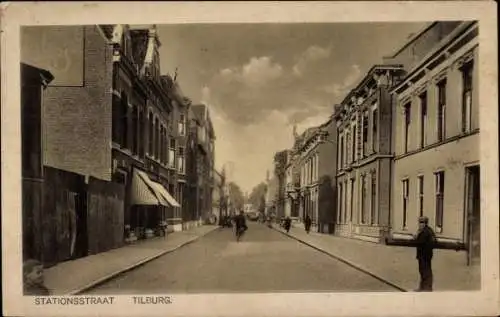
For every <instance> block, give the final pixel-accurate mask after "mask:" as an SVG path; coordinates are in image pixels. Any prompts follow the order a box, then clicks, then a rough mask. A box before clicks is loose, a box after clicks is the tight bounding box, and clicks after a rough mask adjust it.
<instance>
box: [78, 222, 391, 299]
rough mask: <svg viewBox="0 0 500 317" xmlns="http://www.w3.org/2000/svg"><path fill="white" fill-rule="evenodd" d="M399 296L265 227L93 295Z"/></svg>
mask: <svg viewBox="0 0 500 317" xmlns="http://www.w3.org/2000/svg"><path fill="white" fill-rule="evenodd" d="M307 291H377V292H379V291H397V290H396V289H395V288H392V287H391V286H389V285H386V284H384V283H382V282H381V281H379V280H377V279H375V278H373V277H371V276H369V275H367V274H364V273H362V272H360V271H358V270H356V269H354V268H351V267H350V266H348V265H346V264H344V263H342V262H340V261H337V260H335V259H333V258H331V257H329V256H327V255H325V254H322V253H320V252H318V251H316V250H314V249H312V248H310V247H308V246H305V245H303V244H301V243H299V242H297V241H296V240H293V239H290V238H288V237H286V236H284V235H282V234H281V233H279V232H276V231H275V230H272V229H269V228H267V227H265V226H263V225H260V224H254V223H251V224H250V226H249V230H248V232H247V234H246V235H245V236H244V237H243V240H242V241H241V242H239V243H238V242H236V241H235V238H234V236H233V232H232V230H231V229H224V230H219V231H214V232H212V233H210V234H208V235H206V236H205V237H203V238H201V239H200V240H198V241H197V242H195V243H192V244H191V245H189V246H186V247H184V248H181V249H179V250H177V251H175V252H172V253H169V254H167V255H165V256H162V257H160V258H158V259H156V260H154V261H152V262H150V263H148V264H146V265H144V266H142V267H139V268H137V269H135V270H132V271H130V272H128V273H125V274H123V275H121V276H118V277H117V278H115V279H113V280H111V281H109V282H108V283H105V284H102V285H100V286H99V287H97V288H94V289H92V290H90V291H89V292H87V293H88V294H96V295H97V294H137V293H142V294H144V293H184V292H187V293H198V292H205V293H206V292H222V293H223V292H307Z"/></svg>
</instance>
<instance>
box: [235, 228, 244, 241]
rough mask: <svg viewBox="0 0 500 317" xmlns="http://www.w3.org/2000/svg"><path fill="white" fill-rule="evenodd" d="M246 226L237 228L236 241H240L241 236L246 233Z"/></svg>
mask: <svg viewBox="0 0 500 317" xmlns="http://www.w3.org/2000/svg"><path fill="white" fill-rule="evenodd" d="M245 230H246V229H245V228H243V227H241V228H237V229H236V242H240V240H241V237H242V236H243V234H244V233H245Z"/></svg>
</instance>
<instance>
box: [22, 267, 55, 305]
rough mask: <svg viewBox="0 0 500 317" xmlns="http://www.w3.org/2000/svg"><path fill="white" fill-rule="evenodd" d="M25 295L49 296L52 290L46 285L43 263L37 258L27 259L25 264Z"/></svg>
mask: <svg viewBox="0 0 500 317" xmlns="http://www.w3.org/2000/svg"><path fill="white" fill-rule="evenodd" d="M23 288H24V295H39V296H49V295H50V291H49V289H48V288H47V287H45V285H44V276H43V265H42V263H41V262H40V261H37V260H27V261H26V262H24V264H23Z"/></svg>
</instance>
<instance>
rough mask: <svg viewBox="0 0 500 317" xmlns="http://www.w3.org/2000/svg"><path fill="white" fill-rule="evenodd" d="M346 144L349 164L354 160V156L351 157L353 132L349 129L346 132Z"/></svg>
mask: <svg viewBox="0 0 500 317" xmlns="http://www.w3.org/2000/svg"><path fill="white" fill-rule="evenodd" d="M345 146H346V150H345V151H346V156H347V164H350V163H351V162H352V157H351V154H350V153H351V151H350V149H351V134H350V133H349V131H347V132H346V135H345Z"/></svg>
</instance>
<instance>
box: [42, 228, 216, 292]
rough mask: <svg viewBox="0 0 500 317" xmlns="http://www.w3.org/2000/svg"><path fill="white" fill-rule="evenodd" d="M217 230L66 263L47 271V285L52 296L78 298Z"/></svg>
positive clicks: (180, 235) (140, 243) (197, 231)
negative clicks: (116, 277)
mask: <svg viewBox="0 0 500 317" xmlns="http://www.w3.org/2000/svg"><path fill="white" fill-rule="evenodd" d="M218 228H219V227H218V226H210V225H204V226H200V227H196V228H193V229H190V230H187V231H181V232H175V233H171V234H169V235H167V238H166V239H164V238H163V237H158V238H153V239H151V240H145V241H138V242H136V243H134V244H131V245H126V246H124V247H122V248H118V249H113V250H110V251H107V252H103V253H99V254H94V255H90V256H87V257H84V258H80V259H77V260H73V261H67V262H63V263H60V264H58V265H56V266H54V267H51V268H48V269H46V270H45V272H44V273H45V285H46V286H47V287H48V288H49V289H50V290H51V292H52V294H53V295H63V294H70V295H75V294H78V293H81V292H83V291H85V290H87V289H89V288H91V287H93V286H96V285H97V284H100V283H102V282H104V281H106V280H109V279H111V278H113V277H115V276H116V275H118V274H121V273H123V272H126V271H129V270H131V269H133V268H135V267H137V266H139V265H142V264H144V263H147V262H149V261H152V260H154V259H156V258H158V257H160V256H162V255H164V254H166V253H169V252H172V251H175V250H177V249H178V248H180V247H182V246H184V245H186V244H189V243H191V242H194V241H196V240H197V239H199V238H200V237H202V236H204V235H206V234H208V233H210V232H212V231H214V230H216V229H218Z"/></svg>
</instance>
